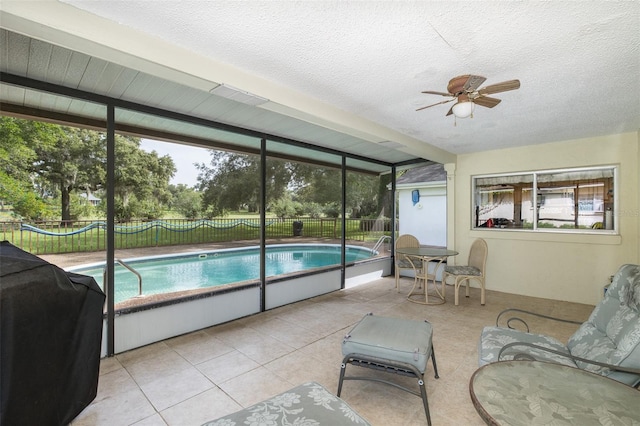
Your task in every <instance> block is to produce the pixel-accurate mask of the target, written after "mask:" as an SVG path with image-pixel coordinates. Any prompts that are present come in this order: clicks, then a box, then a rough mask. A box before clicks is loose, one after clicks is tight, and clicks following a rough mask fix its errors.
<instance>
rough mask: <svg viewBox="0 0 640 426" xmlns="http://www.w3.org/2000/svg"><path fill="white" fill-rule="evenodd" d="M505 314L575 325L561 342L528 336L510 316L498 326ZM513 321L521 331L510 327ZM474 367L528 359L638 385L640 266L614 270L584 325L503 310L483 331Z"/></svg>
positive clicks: (639, 366)
mask: <svg viewBox="0 0 640 426" xmlns="http://www.w3.org/2000/svg"><path fill="white" fill-rule="evenodd" d="M507 312H520V313H526V314H531V315H535V316H538V317H543V318H547V319H552V320H558V321H563V322H569V323H575V324H581V325H580V326H579V328H578V330H577V331H576V332H575V333H574V334H573V335H572V336H571V337H570V338H569V341H568V342H567V344H566V345H565V344H563V343H562V342H560V341H558V340H556V339H554V338H552V337H550V336H545V335H542V334H534V333H530V332H529V327H528V326H527V324H526V322H525V321H523V320H522V319H520V318H510V319H508V320H507V321H506V325H507V327H500V326H498V324H499V323H500V319H501V317H502V316H503V315H504V314H506V313H507ZM515 322H518V323H521V324H522V325H524V326H525V327H526V331H520V330H516V329H514V328H512V326H511V325H512V324H514V323H515ZM478 353H479V358H480V359H479V363H480V365H484V364H488V363H491V362H496V361H503V360H510V359H534V360H539V361H548V362H556V363H560V364H566V365H570V366H573V367H578V368H582V369H585V370H588V371H591V372H594V373H598V374H601V375H603V376H607V377H610V378H612V379H615V380H618V381H620V382H623V383H625V384H627V385H630V386H633V387H639V386H640V265H630V264H627V265H623V266H621V267H620V269H618V271H617V272H616V274H615V276H614V278H613V282H612V283H611V286H610V287H609V290H608V291H607V293H606V295H605V297H604V299H603V300H602V301H601V302H600V303H599V304H598V305H597V306H596V307H595V309H594V310H593V312H592V313H591V315H590V317H589V319H588V320H587V321H586V322H584V323H579V322H575V321H568V320H562V319H558V318H553V317H548V316H545V315H540V314H536V313H533V312H528V311H523V310H520V309H507V310H506V311H503V312H501V313H500V314H499V315H498V318H497V319H496V326H495V327H485V328H484V329H483V330H482V334H481V336H480V343H479V347H478Z"/></svg>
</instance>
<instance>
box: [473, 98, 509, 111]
mask: <svg viewBox="0 0 640 426" xmlns="http://www.w3.org/2000/svg"><path fill="white" fill-rule="evenodd" d="M500 102H502V101H501V100H500V99H496V98H490V97H488V96H480V97H478V98H475V99H474V100H473V103H474V104H476V105H480V106H483V107H487V108H493V107H494V106H496V105H498V104H499V103H500Z"/></svg>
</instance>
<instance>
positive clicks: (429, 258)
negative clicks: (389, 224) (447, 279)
mask: <svg viewBox="0 0 640 426" xmlns="http://www.w3.org/2000/svg"><path fill="white" fill-rule="evenodd" d="M396 252H397V253H400V254H403V255H404V256H406V257H408V258H409V261H410V262H411V264H412V265H413V270H414V273H415V281H414V283H413V288H412V289H411V291H410V292H409V294H408V295H407V300H409V301H410V302H415V303H421V304H423V305H437V304H442V303H444V302H445V287H444V284H445V283H444V280H443V281H442V282H441V289H438V284H437V282H436V273H437V272H438V269H439V268H440V267H441V266H442V263H443V262H444V261H445V260H446V259H447V257H449V256H457V255H458V252H457V251H455V250H448V249H446V248H441V247H398V248H397V249H396ZM411 258H414V259H415V260H420V261H422V267H418V266H416V265H418V264H419V262H416V261H415V260H414V261H412V260H411ZM429 262H437V264H436V266H435V269H434V270H433V274H430V273H429ZM429 281H431V282H432V283H433V288H434V291H432V292H431V293H429V291H428V287H429ZM422 282H424V287H422V286H421V284H422ZM420 289H423V291H422V292H421V291H419V290H420ZM413 296H419V297H418V298H415V297H413ZM422 296H424V301H423V300H422ZM429 296H434V297H435V298H436V300H435V301H433V299H432V301H429Z"/></svg>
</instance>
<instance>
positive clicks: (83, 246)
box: [0, 218, 391, 254]
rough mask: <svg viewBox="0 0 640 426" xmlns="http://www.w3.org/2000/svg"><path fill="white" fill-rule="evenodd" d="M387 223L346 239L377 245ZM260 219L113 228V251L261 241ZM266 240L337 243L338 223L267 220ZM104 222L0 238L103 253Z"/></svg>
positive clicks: (360, 227)
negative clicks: (291, 238)
mask: <svg viewBox="0 0 640 426" xmlns="http://www.w3.org/2000/svg"><path fill="white" fill-rule="evenodd" d="M390 226H391V224H390V220H388V219H347V220H346V229H345V235H346V238H347V239H348V240H357V241H372V242H373V243H374V244H375V242H376V241H377V240H378V239H379V238H380V237H381V236H383V235H390V234H391V230H390ZM260 231H261V224H260V219H259V218H255V219H253V218H252V219H211V220H209V219H199V220H188V219H161V220H151V221H142V220H140V221H131V222H127V223H120V224H116V225H115V228H114V234H115V246H116V247H115V248H116V249H129V248H143V247H159V246H171V245H181V244H201V243H223V242H231V241H243V240H259V239H260ZM265 235H266V239H267V240H270V239H281V238H290V237H308V238H316V239H332V240H335V239H338V238H341V236H342V220H341V219H333V218H330V219H329V218H287V219H268V220H266V222H265ZM106 237H107V223H106V222H105V221H77V220H76V221H40V222H31V223H27V222H0V238H1V239H2V240H7V241H9V242H11V243H12V244H13V245H15V246H17V247H20V248H22V249H23V250H25V251H28V252H30V253H33V254H60V253H77V252H92V251H102V250H105V249H106V239H107V238H106Z"/></svg>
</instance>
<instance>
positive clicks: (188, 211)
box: [169, 183, 202, 219]
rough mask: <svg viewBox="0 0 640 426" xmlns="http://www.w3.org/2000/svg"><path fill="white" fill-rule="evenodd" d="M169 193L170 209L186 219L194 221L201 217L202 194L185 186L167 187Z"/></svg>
mask: <svg viewBox="0 0 640 426" xmlns="http://www.w3.org/2000/svg"><path fill="white" fill-rule="evenodd" d="M169 191H170V192H171V195H172V199H171V208H172V209H174V210H176V211H177V212H179V213H180V214H182V215H183V216H184V217H186V218H188V219H196V218H198V217H200V216H201V215H202V194H201V193H200V192H197V191H196V190H194V189H193V188H189V187H187V185H185V184H182V183H180V184H178V185H169Z"/></svg>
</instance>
